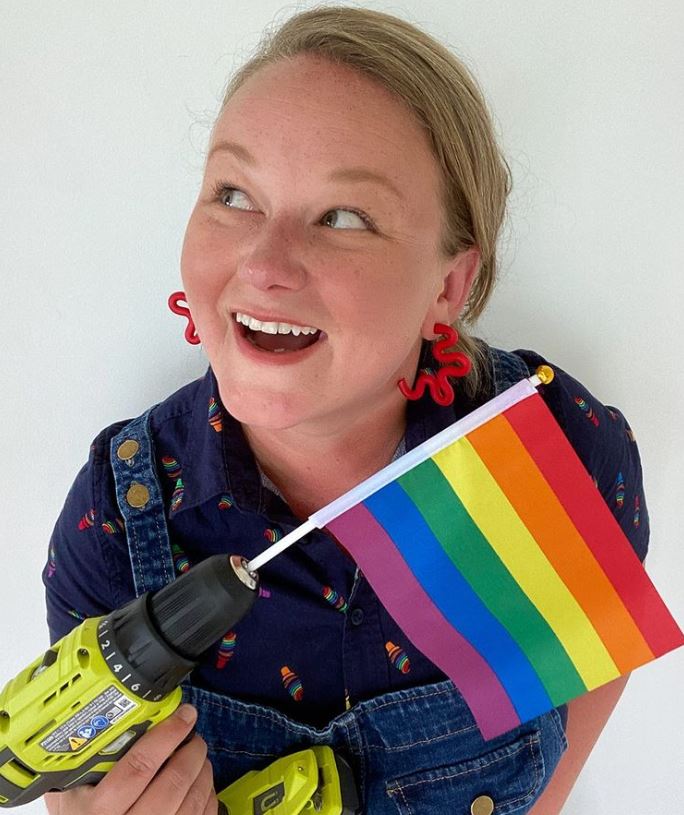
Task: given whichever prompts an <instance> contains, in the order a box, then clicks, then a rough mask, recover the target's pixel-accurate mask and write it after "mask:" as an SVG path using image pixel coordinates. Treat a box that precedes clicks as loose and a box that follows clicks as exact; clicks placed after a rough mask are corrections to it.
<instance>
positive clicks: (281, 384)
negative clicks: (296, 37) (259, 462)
mask: <svg viewBox="0 0 684 815" xmlns="http://www.w3.org/2000/svg"><path fill="white" fill-rule="evenodd" d="M227 143H230V144H232V145H233V149H229V148H227V147H225V145H226V144H227ZM212 148H214V150H215V151H213V150H212ZM371 174H373V175H374V176H377V177H378V178H383V179H385V182H380V181H377V180H375V179H374V178H373V177H371ZM216 190H218V191H216ZM440 225H441V208H440V196H439V174H438V166H437V163H436V162H435V160H434V158H433V156H432V154H431V152H430V148H429V144H428V141H427V137H426V136H425V134H424V133H423V131H422V130H421V128H420V126H419V125H418V124H417V122H416V121H415V119H414V118H413V116H412V114H411V113H410V112H409V111H408V110H406V109H405V108H404V107H403V106H402V104H401V103H400V102H398V101H397V100H396V99H395V98H393V97H392V96H391V95H390V94H389V93H388V92H387V91H386V90H385V89H384V88H382V87H380V86H378V85H376V84H375V83H373V82H372V80H370V79H368V78H366V77H364V76H362V75H360V74H358V73H357V72H356V71H354V70H352V69H350V68H348V67H346V66H335V65H333V64H332V63H329V62H327V61H325V60H321V59H319V58H316V57H312V56H310V55H305V56H300V57H297V58H296V59H295V60H293V61H291V62H288V63H285V62H280V63H278V64H276V65H271V66H267V67H265V68H263V69H261V70H260V71H259V72H257V73H256V74H255V75H254V76H252V77H251V78H250V79H249V80H248V81H247V82H246V83H245V84H244V85H243V86H242V87H241V89H240V90H239V91H238V92H237V93H236V94H235V95H234V96H233V97H232V99H231V100H230V102H229V103H228V105H227V106H226V108H225V109H224V111H223V113H222V115H221V117H220V119H219V120H218V122H217V124H216V126H215V128H214V132H213V137H212V142H211V145H210V152H209V157H208V160H207V165H206V170H205V175H204V179H203V185H202V189H201V191H200V194H199V197H198V200H197V203H196V205H195V207H194V210H193V212H192V215H191V217H190V221H189V223H188V226H187V231H186V234H185V241H184V245H183V251H182V258H181V271H182V277H183V284H184V287H185V292H186V296H187V302H188V306H189V308H190V311H191V313H192V315H193V319H194V322H195V326H196V328H197V333H198V334H199V336H200V338H201V340H202V345H203V347H204V349H205V351H206V353H207V356H208V358H209V361H210V363H211V366H212V368H213V370H214V373H215V375H216V377H217V380H218V383H219V390H220V396H221V400H222V401H223V403H224V405H225V406H226V408H227V409H228V410H229V412H230V413H231V414H232V415H233V416H235V417H236V418H237V419H238V420H239V421H241V422H243V423H245V424H247V425H253V426H260V427H270V428H274V429H275V428H287V427H294V426H296V425H301V426H302V427H305V426H306V427H308V428H309V429H310V430H312V431H314V432H317V429H320V430H321V431H322V430H323V429H324V428H325V429H326V430H328V431H329V430H331V429H332V428H335V427H338V426H339V427H340V428H342V427H345V426H346V425H347V424H348V423H349V421H350V420H351V419H353V418H354V416H357V415H358V416H359V417H360V416H363V415H364V414H367V413H368V412H369V411H372V410H373V409H374V408H380V407H383V406H384V407H387V408H389V406H390V405H391V404H392V403H394V404H398V403H399V402H400V401H401V400H403V397H402V396H401V394H400V392H399V390H398V388H397V381H398V380H399V379H401V377H403V376H405V377H406V378H407V379H408V380H409V382H411V381H412V377H413V375H414V374H415V370H416V365H417V361H418V354H419V351H420V342H421V337H425V338H427V339H431V338H433V337H434V336H435V334H434V332H433V330H432V329H433V326H434V323H435V322H436V321H442V322H447V321H449V320H453V319H454V318H455V316H456V315H457V314H458V312H459V311H460V306H461V305H462V303H463V302H464V301H465V299H466V297H467V294H468V290H469V288H470V284H471V282H472V276H473V274H472V272H474V267H473V264H470V266H469V267H468V268H465V266H464V267H463V269H464V270H463V271H461V266H459V267H457V268H456V269H455V267H454V259H451V260H450V261H447V260H445V259H444V258H443V257H441V256H440V255H439V253H438V243H437V242H438V238H439V235H440ZM471 255H472V253H471ZM471 267H473V268H471ZM454 269H455V273H454V274H452V275H451V276H450V277H449V281H450V283H449V286H448V287H447V288H448V291H449V297H448V298H447V297H445V296H444V294H443V291H444V289H445V276H446V275H447V273H448V272H449V271H450V270H451V271H453V270H454ZM447 300H448V302H447ZM455 307H457V308H456V310H455ZM237 312H240V313H241V314H246V315H249V316H252V317H254V318H256V319H258V320H260V321H262V322H283V323H291V324H294V325H297V326H310V327H313V328H316V329H320V332H321V333H320V334H319V335H311V336H318V339H317V341H316V342H315V343H314V344H313V345H312V346H310V347H309V348H308V349H306V350H304V351H297V352H292V351H287V350H286V351H280V352H279V351H275V350H272V351H262V350H259V349H257V348H255V347H254V346H253V345H252V344H251V343H250V341H249V339H247V338H246V337H245V336H243V335H244V334H245V333H246V329H245V328H244V327H243V326H241V325H239V324H238V323H237V321H236V317H235V315H236V313H237ZM250 336H252V337H253V338H257V337H264V334H251V333H250ZM274 340H277V337H272V336H271V335H266V336H265V341H268V342H269V343H270V345H271V347H278V346H282V345H285V343H284V342H283V343H279V342H274ZM290 341H291V340H288V341H287V342H288V343H289V342H290ZM262 344H263V343H262Z"/></svg>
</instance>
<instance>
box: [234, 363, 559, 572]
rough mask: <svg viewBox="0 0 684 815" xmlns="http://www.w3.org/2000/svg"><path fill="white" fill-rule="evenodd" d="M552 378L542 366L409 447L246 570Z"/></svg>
mask: <svg viewBox="0 0 684 815" xmlns="http://www.w3.org/2000/svg"><path fill="white" fill-rule="evenodd" d="M552 379H553V370H552V369H551V368H550V367H549V366H548V365H540V366H539V368H537V371H536V373H535V374H533V375H532V376H530V377H527V378H526V379H521V380H520V382H516V384H515V385H511V387H510V388H508V389H507V390H505V391H503V392H502V393H500V394H499V395H498V396H495V397H494V398H493V399H490V400H489V401H488V402H485V403H484V405H480V407H479V408H476V409H475V410H473V411H471V412H470V413H468V414H467V415H466V416H464V417H463V418H462V419H459V420H458V421H457V422H454V423H453V424H451V425H449V426H448V427H446V428H444V430H442V431H441V432H439V433H437V434H436V435H434V436H431V437H430V438H429V439H427V440H426V441H424V442H423V443H422V444H419V445H418V447H414V449H413V450H409V452H408V453H405V454H404V455H403V456H401V457H400V458H398V459H397V460H396V461H393V462H392V463H391V464H388V465H387V466H386V467H383V468H382V470H378V472H377V473H373V475H372V476H370V477H369V478H367V479H366V480H365V481H362V482H361V483H360V484H357V485H356V486H355V487H352V489H350V490H349V491H348V492H345V493H344V494H343V495H341V496H340V497H339V498H336V499H335V500H334V501H331V502H330V503H329V504H327V505H326V506H324V507H323V508H322V509H319V510H318V511H317V512H314V513H313V515H310V516H309V519H308V520H307V521H305V522H304V523H303V524H302V525H301V526H298V527H297V528H296V529H293V530H292V532H290V533H288V534H287V535H285V537H284V538H283V539H282V540H279V541H278V542H277V543H274V544H273V545H272V546H269V547H268V549H265V550H264V551H263V552H261V553H260V554H258V555H257V556H256V557H254V558H252V560H250V561H249V563H248V564H247V566H246V568H247V570H248V571H250V572H253V571H256V570H257V569H260V568H261V567H262V566H263V565H264V564H265V563H268V561H269V560H272V559H273V558H274V557H275V556H276V555H279V554H280V553H281V552H282V551H283V550H284V549H287V548H288V546H291V545H292V544H293V543H296V542H297V541H298V540H299V539H300V538H303V537H304V535H307V534H308V533H309V532H311V531H312V530H314V529H322V528H323V527H324V526H325V525H326V524H328V523H330V521H332V520H333V519H334V518H337V517H338V516H339V515H342V514H343V513H344V512H346V511H347V510H348V509H351V508H352V507H353V506H356V504H359V503H360V502H361V501H363V500H364V499H366V498H368V496H369V495H373V493H375V492H377V491H378V490H379V489H382V487H385V486H386V485H387V484H389V483H390V482H392V481H394V480H395V479H397V478H399V476H401V475H403V474H404V473H405V472H408V471H409V470H411V469H412V468H413V467H415V466H416V465H417V464H420V463H421V462H423V461H426V460H427V459H428V458H430V457H431V456H433V455H434V454H435V453H437V452H438V451H439V450H442V449H443V448H444V447H447V446H448V445H449V444H453V442H455V441H457V440H458V439H460V438H462V437H463V436H465V435H467V434H468V433H472V431H473V430H475V429H476V428H477V427H480V426H481V425H483V424H484V423H485V422H488V421H489V420H490V419H492V418H493V417H494V416H498V415H499V413H503V411H504V410H508V408H510V407H512V406H513V405H515V404H517V403H518V402H521V401H522V400H523V399H527V397H529V396H532V395H533V394H535V393H536V392H537V390H536V389H537V387H538V386H539V385H547V384H548V383H549V382H550V381H551V380H552Z"/></svg>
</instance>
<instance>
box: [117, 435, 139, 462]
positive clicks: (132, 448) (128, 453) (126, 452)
mask: <svg viewBox="0 0 684 815" xmlns="http://www.w3.org/2000/svg"><path fill="white" fill-rule="evenodd" d="M139 449H140V445H139V444H138V442H137V441H136V440H135V439H126V441H125V442H123V444H120V445H119V449H118V450H117V451H116V455H117V456H118V457H119V458H120V459H121V461H130V460H131V459H132V458H133V456H134V455H135V454H136V453H137V452H138V450H139Z"/></svg>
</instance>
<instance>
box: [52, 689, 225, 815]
mask: <svg viewBox="0 0 684 815" xmlns="http://www.w3.org/2000/svg"><path fill="white" fill-rule="evenodd" d="M183 709H185V710H189V711H190V712H191V714H192V718H191V719H190V721H184V720H183V719H182V718H181V716H180V714H181V713H182V712H183ZM196 718H197V711H196V710H195V708H194V707H192V706H191V705H181V707H179V708H178V710H176V711H175V712H174V713H173V715H171V716H169V718H168V719H165V720H164V721H163V722H160V723H159V724H158V725H155V726H154V727H153V728H151V729H150V730H149V731H148V732H147V733H145V735H144V736H142V737H141V738H139V739H138V741H137V742H136V743H135V744H134V745H133V746H132V747H131V749H130V750H129V751H128V752H127V753H125V754H124V755H123V756H122V757H121V758H120V759H119V761H117V762H116V763H115V764H114V766H113V767H112V769H111V770H110V771H109V772H108V773H107V775H105V776H104V778H103V779H102V780H101V781H100V782H99V783H98V784H96V785H92V784H85V785H83V786H80V787H75V788H74V789H71V790H65V791H64V792H48V793H46V794H45V796H44V797H45V805H46V806H47V809H48V812H49V813H50V815H217V813H218V800H217V798H216V793H215V791H214V777H213V772H212V767H211V764H210V762H209V761H208V759H207V745H206V742H205V741H204V739H202V738H201V737H200V736H198V735H196V734H195V735H194V736H193V737H192V739H191V740H190V741H189V742H188V743H187V744H185V745H183V747H181V748H180V749H179V750H177V752H174V751H175V750H176V748H177V747H178V745H179V744H180V743H181V742H182V741H183V739H184V738H185V737H186V736H187V735H188V734H189V733H190V731H191V730H192V726H193V725H194V723H195V720H196ZM167 759H168V760H167Z"/></svg>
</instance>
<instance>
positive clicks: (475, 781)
mask: <svg viewBox="0 0 684 815" xmlns="http://www.w3.org/2000/svg"><path fill="white" fill-rule="evenodd" d="M489 353H490V358H491V363H492V371H493V374H494V387H495V393H496V394H499V393H500V392H501V391H503V390H505V389H506V388H508V387H510V386H511V385H513V384H514V383H516V382H518V381H519V380H520V379H522V378H523V377H527V376H529V375H530V371H529V370H528V368H527V365H526V364H525V363H524V362H523V361H522V360H521V359H520V357H518V356H516V355H515V354H512V353H510V352H507V351H502V350H500V349H496V348H492V347H490V348H489ZM151 410H152V408H150V409H149V410H147V411H146V412H145V413H144V414H143V415H142V416H140V417H139V418H137V419H134V420H132V421H131V422H129V423H128V424H127V425H126V426H125V427H124V428H123V429H122V430H121V431H120V432H119V434H118V435H117V436H115V437H114V438H113V439H112V442H111V462H112V467H113V470H114V479H115V483H116V494H117V501H118V504H119V508H120V510H121V514H122V517H123V519H124V522H125V527H126V537H127V541H128V548H129V552H130V558H131V567H132V570H133V576H134V581H135V590H136V596H138V597H139V596H140V595H141V594H144V593H145V592H148V591H155V590H157V589H160V588H162V587H163V586H164V585H166V584H167V583H168V582H170V581H171V580H173V579H175V576H176V575H175V569H174V563H173V558H172V553H171V547H170V543H169V537H168V531H167V526H166V518H165V514H164V504H163V501H162V492H161V489H160V485H159V480H158V475H157V472H156V468H155V463H154V462H155V458H154V450H153V447H152V444H153V442H152V437H151V434H150V428H149V414H150V411H151ZM127 439H135V440H136V441H137V442H138V444H139V445H140V447H139V450H138V452H137V453H136V455H135V456H134V458H132V459H129V460H127V461H122V460H121V459H119V458H118V456H117V455H116V450H117V449H118V448H119V446H120V445H121V444H122V443H123V442H124V441H126V440H127ZM131 481H137V482H138V483H142V484H144V485H145V486H146V487H147V488H148V490H149V494H150V498H149V501H148V503H147V504H146V505H145V506H144V507H143V508H140V509H139V508H134V507H131V506H130V505H129V504H128V502H127V500H126V492H127V490H128V487H129V485H130V483H131ZM226 554H231V553H228V552H227V553H226ZM349 601H350V602H351V601H353V594H352V596H351V597H350V598H349ZM258 669H259V668H258V666H255V667H254V670H255V671H256V670H258ZM181 687H182V690H183V700H184V701H187V702H190V703H191V704H193V705H194V706H195V707H196V708H197V710H198V714H199V715H198V719H197V723H196V730H197V732H198V733H199V734H200V735H201V736H202V738H203V739H204V740H205V741H206V743H207V745H208V749H209V751H208V758H209V760H210V761H211V764H212V766H213V769H214V787H215V789H216V791H217V792H220V791H221V790H222V789H224V788H225V787H227V786H228V785H229V784H231V783H232V782H233V781H235V780H236V779H237V778H239V777H240V776H242V775H243V774H244V773H246V772H248V771H249V770H255V769H261V768H263V767H265V766H266V765H268V764H270V763H271V762H272V761H274V760H275V759H276V758H279V757H281V756H283V755H285V754H288V753H293V752H296V751H298V750H303V749H305V748H306V747H309V746H310V745H313V744H325V745H329V746H330V747H332V748H333V749H335V750H337V751H339V752H340V753H341V754H342V755H343V756H344V757H345V758H346V760H347V761H348V762H349V763H350V765H351V767H352V769H353V771H354V774H355V777H356V782H357V787H358V790H359V796H360V801H361V804H362V812H363V813H368V814H369V815H446V813H449V814H450V815H452V814H453V815H461V813H463V815H470V813H471V811H472V812H478V811H479V812H490V811H491V803H490V802H489V801H487V800H486V798H485V796H488V797H489V799H491V801H493V803H494V810H493V812H494V815H504V813H509V812H515V813H521V814H522V813H525V812H529V810H530V809H531V808H532V806H533V804H534V802H535V801H536V800H537V799H538V798H539V796H540V794H541V791H542V789H543V788H544V787H545V786H546V784H547V783H548V781H549V779H550V777H551V774H552V773H553V771H554V769H555V768H556V765H557V764H558V761H559V759H560V757H561V755H562V754H563V752H564V750H565V749H566V748H567V740H566V737H565V732H564V730H563V723H562V720H561V716H560V714H559V712H558V710H557V709H552V710H551V711H550V712H549V713H546V714H544V715H542V716H539V717H538V718H536V719H534V720H532V721H531V722H527V723H526V724H523V725H520V726H519V727H517V728H516V729H515V730H511V731H509V732H508V733H505V734H504V735H502V736H499V737H497V738H495V739H491V740H490V741H484V740H483V738H482V736H481V735H480V732H479V730H478V728H477V726H476V724H475V721H474V719H473V716H472V714H471V713H470V710H469V709H468V707H467V705H466V704H465V702H464V700H463V697H462V696H461V694H460V693H459V691H458V690H457V689H456V688H455V686H454V684H453V683H452V682H451V681H450V680H446V681H443V682H437V683H434V684H429V685H423V686H419V687H413V688H409V689H402V690H398V691H393V692H390V693H385V694H382V695H380V696H376V697H374V698H372V699H369V700H366V701H361V702H358V703H357V704H355V705H354V706H353V707H351V708H350V709H349V710H347V711H345V712H344V713H341V714H339V715H338V716H335V717H334V718H333V719H332V720H331V721H330V722H329V723H328V724H327V726H326V727H324V728H320V729H319V728H314V727H311V726H308V725H305V724H301V723H299V722H296V721H294V720H293V719H290V718H288V717H287V716H285V715H284V714H282V713H281V712H280V711H277V710H275V709H274V708H272V707H267V706H262V705H257V704H252V703H245V702H241V701H239V700H238V699H235V698H232V697H229V696H224V695H222V694H218V693H213V692H210V691H207V690H205V689H203V688H199V687H195V686H193V685H192V684H191V681H190V677H188V678H186V680H185V681H184V682H183V683H182V686H181ZM478 799H480V801H479V802H478V803H476V804H475V805H473V802H475V801H478ZM471 807H472V810H471Z"/></svg>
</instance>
